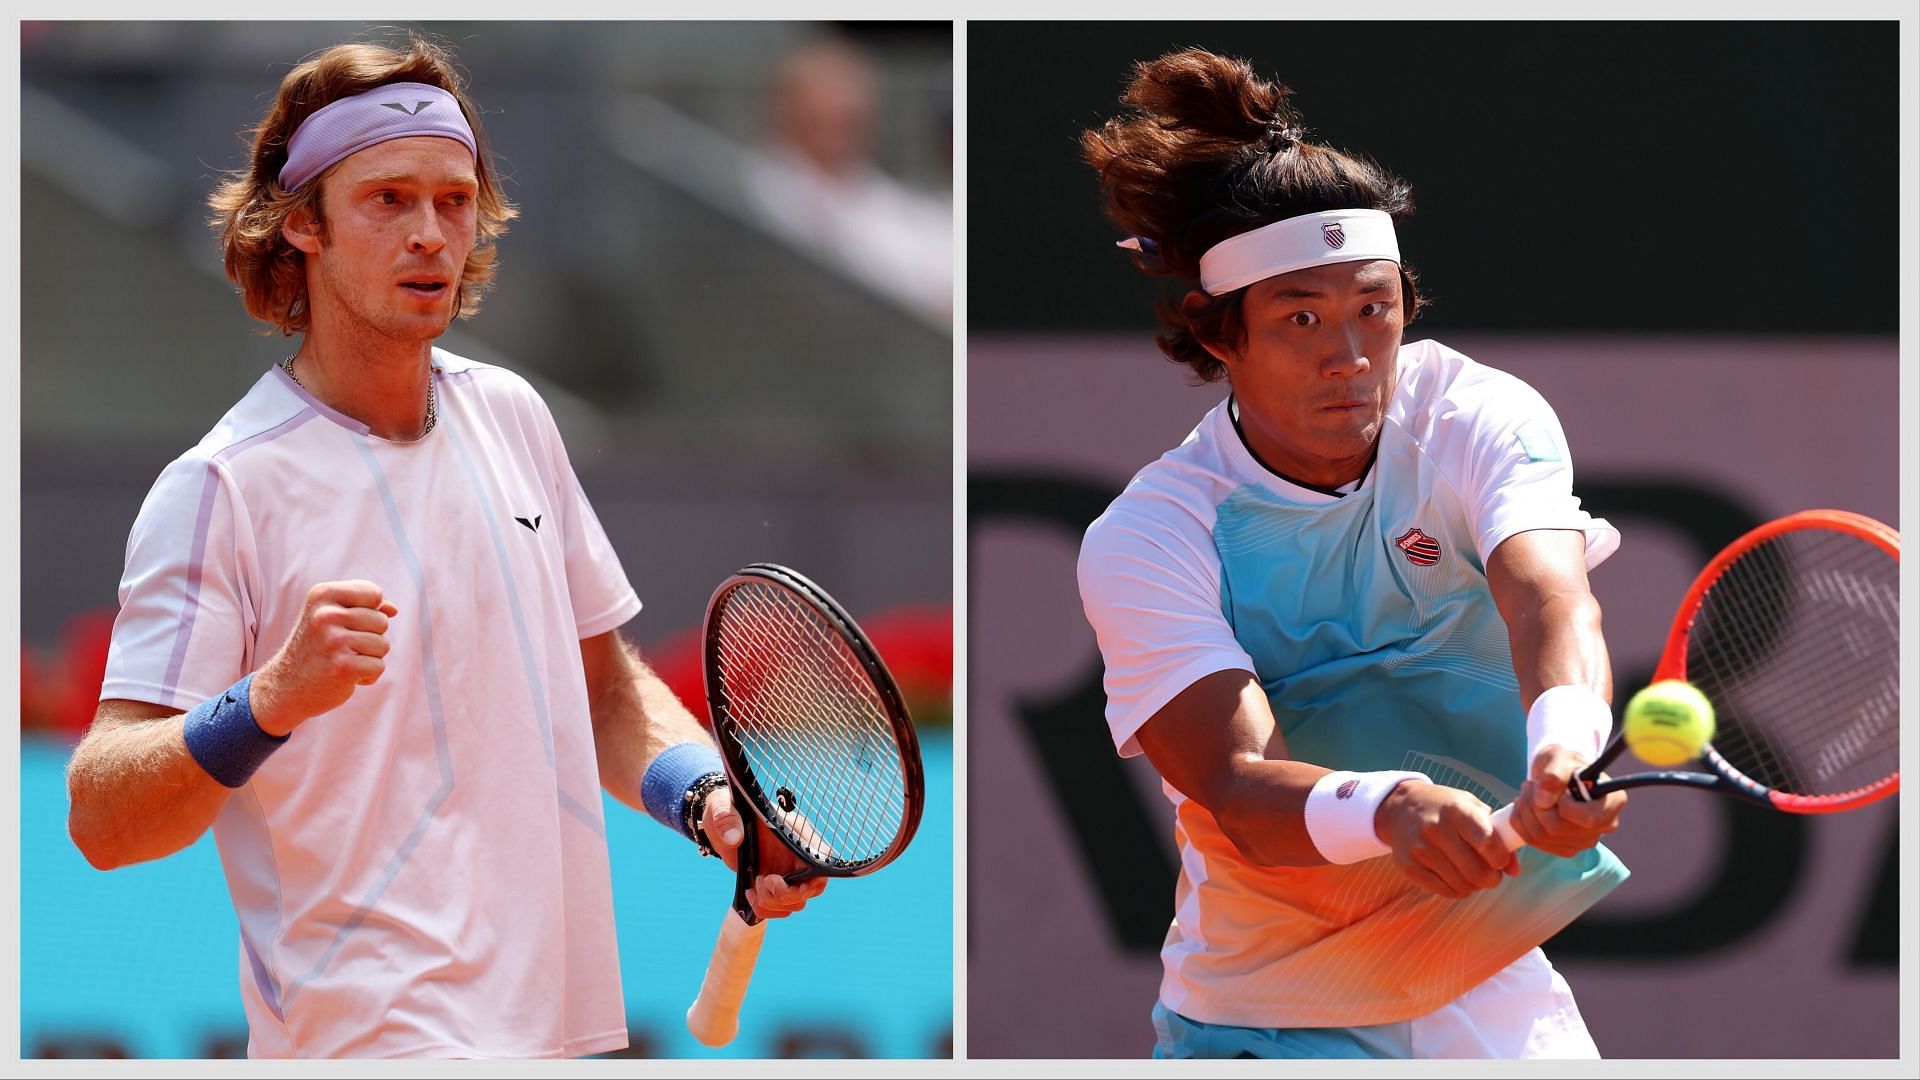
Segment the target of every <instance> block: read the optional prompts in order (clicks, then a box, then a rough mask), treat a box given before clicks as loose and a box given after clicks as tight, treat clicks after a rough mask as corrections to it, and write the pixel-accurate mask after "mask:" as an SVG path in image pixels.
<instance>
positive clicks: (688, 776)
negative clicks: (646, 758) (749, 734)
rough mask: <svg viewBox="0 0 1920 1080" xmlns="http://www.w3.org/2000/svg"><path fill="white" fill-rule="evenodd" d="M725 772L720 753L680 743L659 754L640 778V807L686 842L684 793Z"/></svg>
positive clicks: (690, 835)
mask: <svg viewBox="0 0 1920 1080" xmlns="http://www.w3.org/2000/svg"><path fill="white" fill-rule="evenodd" d="M725 772H726V764H725V763H724V762H722V761H721V760H720V751H718V750H715V749H714V748H713V747H711V746H708V745H707V744H706V743H700V742H683V743H679V744H677V745H674V746H669V747H667V748H666V749H665V750H662V751H661V752H660V753H659V755H658V756H656V757H655V758H654V759H653V762H652V763H651V764H649V765H648V766H647V772H646V775H645V776H642V777H641V778H640V805H641V806H643V807H645V808H646V810H647V815H648V816H649V817H651V818H653V820H655V821H657V822H659V823H660V824H662V825H665V826H666V827H667V828H669V829H672V830H673V831H674V832H677V833H679V834H680V835H681V836H684V837H686V838H687V839H689V840H695V839H696V838H695V837H694V835H693V834H692V833H690V832H688V831H687V819H686V814H685V810H686V799H687V792H688V791H691V790H692V789H693V785H694V782H695V781H697V780H699V779H700V778H701V777H703V776H709V775H711V774H713V773H722V774H724V773H725Z"/></svg>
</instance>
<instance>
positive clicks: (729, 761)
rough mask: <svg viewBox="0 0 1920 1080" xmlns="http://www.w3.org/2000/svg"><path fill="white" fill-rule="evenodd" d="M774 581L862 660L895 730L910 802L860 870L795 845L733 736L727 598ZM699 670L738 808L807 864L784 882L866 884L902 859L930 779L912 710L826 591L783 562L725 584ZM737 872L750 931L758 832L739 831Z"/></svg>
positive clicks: (748, 569)
mask: <svg viewBox="0 0 1920 1080" xmlns="http://www.w3.org/2000/svg"><path fill="white" fill-rule="evenodd" d="M768 582H771V583H772V584H774V585H775V586H778V587H779V588H781V589H784V590H785V591H786V592H788V593H790V594H791V595H793V596H794V597H796V598H798V599H799V600H800V601H802V602H803V603H805V604H807V605H808V606H809V607H811V608H813V610H814V611H815V612H816V613H817V614H819V615H821V616H822V617H823V618H824V619H825V621H826V623H827V624H828V625H829V626H830V627H831V628H832V629H833V630H835V631H836V632H838V633H839V635H840V637H841V638H842V640H844V641H845V642H846V643H847V645H848V647H849V648H850V649H851V650H852V652H853V655H854V658H855V659H857V660H859V662H860V665H861V668H862V669H863V670H864V671H865V673H866V675H867V678H868V679H869V680H870V682H871V683H872V685H873V688H874V690H875V692H876V693H877V694H878V696H879V698H880V705H881V710H882V711H883V712H885V713H886V715H887V719H888V721H889V723H890V724H891V725H892V728H893V737H894V745H895V748H896V749H897V750H898V752H899V754H900V764H901V783H902V789H903V792H904V795H905V799H904V802H905V806H904V807H903V809H902V813H901V822H900V827H899V829H898V830H896V831H895V833H894V837H893V841H892V843H890V844H889V845H888V846H887V847H886V848H885V849H884V850H883V851H881V853H880V854H878V855H876V856H874V857H872V858H870V859H864V860H861V861H860V862H857V863H847V862H843V861H838V860H836V861H835V862H832V863H826V862H821V861H820V860H818V859H815V858H814V857H812V856H811V855H809V854H807V852H806V850H805V847H804V843H796V842H795V840H796V839H797V838H793V834H792V832H791V830H790V829H789V828H788V826H787V824H786V822H785V821H783V820H781V819H780V817H779V815H775V814H772V813H770V812H769V810H768V807H769V806H771V805H774V800H772V799H770V798H768V796H767V793H766V791H765V790H764V789H763V788H762V787H761V786H760V782H759V779H758V778H757V777H756V776H755V775H754V772H753V767H752V764H751V763H750V762H749V761H747V760H746V756H745V753H744V751H743V749H742V748H741V745H740V742H739V740H737V739H735V738H733V737H732V735H731V733H730V730H729V729H730V728H732V727H733V726H734V721H733V714H732V712H731V711H730V709H729V707H728V704H727V694H726V688H725V686H724V685H723V683H722V681H721V675H720V665H719V660H718V657H719V634H720V621H721V615H722V612H723V610H724V606H725V604H726V601H727V598H728V597H729V596H730V595H731V594H732V593H733V591H734V589H736V588H737V587H739V586H741V585H745V584H764V583H768ZM701 643H702V649H701V668H702V672H703V675H704V678H705V680H706V691H707V709H708V712H709V714H710V715H711V717H712V724H713V738H714V742H715V743H716V744H718V746H719V750H720V758H721V761H722V763H723V765H724V767H725V769H726V772H727V783H728V784H729V785H731V786H732V788H733V793H734V805H735V807H736V808H738V807H740V806H741V805H742V804H744V805H746V806H750V807H752V809H753V813H754V816H755V817H757V818H758V819H759V820H760V821H762V822H764V823H765V824H766V826H767V828H768V829H769V830H770V831H771V832H772V833H773V834H774V835H775V836H777V837H779V838H780V839H781V840H782V841H783V842H784V843H785V844H786V846H787V847H788V848H789V849H790V850H791V851H792V852H793V854H794V855H795V856H796V857H797V858H799V859H800V860H801V861H802V862H804V863H805V864H806V866H805V867H804V868H803V869H800V870H796V871H794V872H792V873H789V874H787V875H786V880H787V883H788V884H790V885H798V884H800V883H801V882H803V881H808V880H811V879H813V878H817V877H864V876H865V875H867V874H871V873H873V872H874V871H875V870H878V869H880V868H881V867H882V866H885V865H886V864H888V863H890V862H892V861H893V860H894V859H895V858H898V857H899V855H900V853H901V852H902V851H904V850H905V849H906V846H907V844H908V843H909V842H910V841H911V840H912V839H913V835H914V833H915V832H916V831H918V830H919V828H920V817H921V813H922V811H923V810H924V809H925V805H926V776H925V772H924V769H923V766H922V764H921V761H920V740H919V736H918V735H917V734H915V732H914V729H913V717H912V715H911V714H910V713H908V711H907V706H906V701H905V699H904V698H902V697H901V695H900V687H899V685H898V684H897V683H895V682H894V679H893V673H892V672H890V671H888V670H887V665H886V663H885V662H884V661H882V660H881V659H880V653H879V650H877V649H875V648H874V647H873V642H872V640H871V639H869V638H868V637H867V634H866V631H864V630H862V629H860V624H859V623H858V622H855V621H854V619H853V616H851V615H849V614H848V613H847V610H846V609H845V608H843V607H841V606H840V603H839V602H838V601H836V600H835V599H834V598H833V597H832V596H831V595H830V594H828V593H827V591H826V590H825V589H822V588H821V587H820V586H819V585H816V584H814V582H813V581H812V580H810V579H809V578H807V577H806V576H805V575H803V574H801V573H800V572H799V571H797V570H794V569H792V568H790V567H786V566H781V565H779V564H778V563H752V564H750V565H748V566H745V567H742V568H741V569H740V570H739V571H738V572H736V573H734V574H733V575H731V576H730V577H728V578H727V579H726V580H725V581H723V582H721V583H720V586H719V587H718V588H716V589H715V590H714V591H713V596H712V597H711V598H710V599H708V601H707V612H706V619H705V622H704V625H703V627H702V630H701ZM741 831H742V833H743V834H744V835H743V836H742V840H741V845H740V857H739V859H738V860H737V865H738V867H739V869H738V870H737V871H736V872H735V884H734V899H733V908H734V911H735V912H736V913H737V914H738V915H739V916H740V918H741V920H742V921H743V922H745V923H746V924H747V925H748V926H752V925H753V924H754V923H756V922H759V921H760V917H759V916H758V915H757V914H755V913H754V911H753V905H752V904H751V903H750V902H749V901H748V899H747V894H748V893H750V892H752V890H753V882H754V878H755V877H756V876H757V874H758V870H759V858H758V855H759V852H758V844H757V837H756V835H755V833H756V830H755V829H754V828H752V827H751V823H748V827H747V828H744V829H742V830H741Z"/></svg>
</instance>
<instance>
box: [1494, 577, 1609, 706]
mask: <svg viewBox="0 0 1920 1080" xmlns="http://www.w3.org/2000/svg"><path fill="white" fill-rule="evenodd" d="M1507 632H1508V638H1509V640H1510V641H1511V643H1512V647H1513V671H1514V675H1515V676H1516V677H1517V678H1518V679H1519V681H1520V699H1521V703H1522V704H1523V705H1532V704H1533V701H1534V699H1535V698H1537V697H1539V696H1540V694H1541V692H1542V691H1544V690H1547V689H1550V688H1552V687H1555V686H1568V685H1578V686H1585V687H1589V688H1590V689H1592V690H1593V691H1594V692H1595V693H1597V694H1599V695H1600V696H1601V697H1602V698H1604V699H1606V700H1609V701H1611V700H1612V699H1613V669H1612V665H1611V662H1610V660H1609V658H1608V656H1607V642H1606V638H1605V637H1604V636H1602V634H1601V629H1600V604H1599V602H1598V601H1596V600H1594V598H1593V595H1592V594H1591V593H1589V592H1587V591H1586V590H1584V589H1580V590H1567V591H1565V592H1558V593H1551V594H1548V595H1546V596H1544V597H1542V598H1541V599H1540V601H1539V602H1538V603H1537V604H1535V605H1529V606H1528V607H1527V608H1526V609H1525V610H1524V611H1522V612H1519V613H1517V614H1516V617H1515V618H1514V619H1513V620H1512V621H1511V622H1510V623H1509V624H1508V627H1507Z"/></svg>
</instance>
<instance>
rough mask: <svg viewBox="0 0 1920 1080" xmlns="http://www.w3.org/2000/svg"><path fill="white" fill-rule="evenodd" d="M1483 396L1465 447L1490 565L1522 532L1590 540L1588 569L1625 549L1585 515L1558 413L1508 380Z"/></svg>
mask: <svg viewBox="0 0 1920 1080" xmlns="http://www.w3.org/2000/svg"><path fill="white" fill-rule="evenodd" d="M1483 389H1484V396H1480V395H1476V396H1480V400H1479V401H1478V402H1476V403H1475V405H1476V408H1475V409H1473V410H1472V412H1471V413H1470V416H1471V419H1470V420H1469V422H1468V424H1467V425H1466V426H1465V429H1464V431H1463V432H1462V434H1464V435H1465V436H1466V437H1465V438H1464V439H1463V440H1462V442H1461V447H1460V449H1461V451H1462V452H1463V453H1464V457H1465V459H1466V460H1465V461H1464V462H1463V463H1461V465H1462V468H1461V474H1462V475H1463V476H1464V484H1463V487H1464V490H1463V491H1462V494H1463V495H1464V496H1465V497H1466V499H1467V500H1468V502H1469V506H1468V512H1469V514H1470V515H1471V519H1472V521H1473V528H1474V546H1475V547H1476V549H1478V551H1479V553H1480V559H1481V561H1482V564H1483V565H1484V563H1485V561H1486V560H1487V559H1488V558H1489V557H1490V556H1491V555H1492V554H1493V550H1494V549H1495V548H1497V547H1499V546H1500V544H1501V542H1502V541H1504V540H1506V539H1507V538H1508V537H1509V536H1512V535H1514V534H1515V533H1522V532H1527V531H1530V530H1533V529H1567V530H1571V531H1575V532H1580V533H1583V534H1585V536H1586V545H1587V569H1589V570H1591V569H1593V568H1594V567H1596V566H1599V565H1600V564H1601V563H1602V562H1604V561H1606V559H1607V557H1608V556H1609V555H1612V554H1613V552H1614V550H1615V549H1616V548H1618V547H1619V546H1620V533H1619V530H1617V529H1615V528H1614V527H1613V526H1612V525H1611V524H1609V523H1608V522H1607V521H1606V520H1605V519H1604V518H1596V517H1594V516H1592V515H1591V514H1588V513H1587V512H1586V511H1585V510H1582V509H1581V508H1580V500H1579V499H1578V498H1576V497H1575V496H1574V494H1573V458H1572V455H1571V454H1570V453H1569V452H1568V450H1567V439H1566V434H1565V433H1564V432H1563V431H1562V430H1561V428H1560V419H1559V417H1557V416H1555V415H1554V412H1553V408H1552V406H1550V405H1548V404H1547V400H1546V399H1545V398H1543V397H1541V396H1540V394H1539V392H1537V391H1535V390H1534V389H1533V388H1532V387H1530V386H1528V385H1527V384H1525V383H1523V382H1521V381H1520V380H1518V379H1516V378H1513V377H1512V376H1508V375H1504V374H1502V375H1500V376H1499V378H1498V380H1497V381H1496V382H1494V383H1493V384H1492V385H1490V386H1487V387H1484V388H1483Z"/></svg>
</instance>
